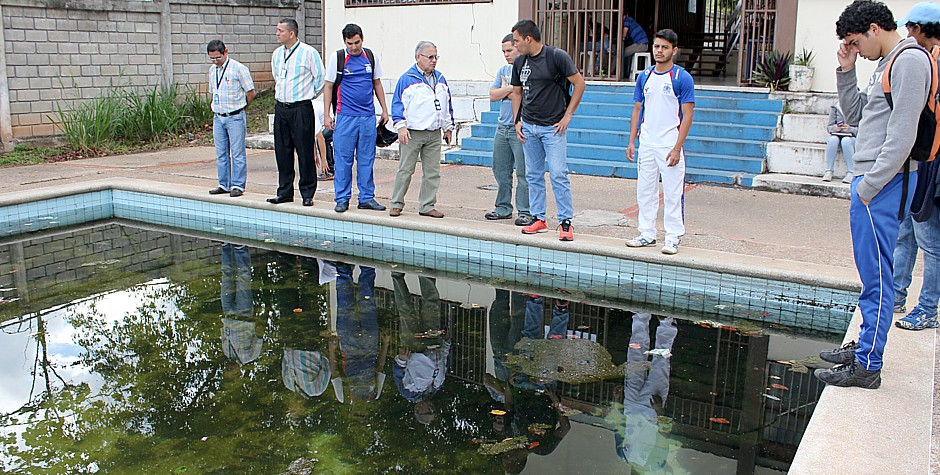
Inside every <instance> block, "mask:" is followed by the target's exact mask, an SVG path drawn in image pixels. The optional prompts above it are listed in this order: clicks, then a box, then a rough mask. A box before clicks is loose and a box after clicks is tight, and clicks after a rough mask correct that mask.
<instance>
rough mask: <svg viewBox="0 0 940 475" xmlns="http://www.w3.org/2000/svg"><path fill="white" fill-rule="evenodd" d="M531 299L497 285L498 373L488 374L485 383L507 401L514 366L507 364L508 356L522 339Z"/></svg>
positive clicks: (493, 333) (493, 315)
mask: <svg viewBox="0 0 940 475" xmlns="http://www.w3.org/2000/svg"><path fill="white" fill-rule="evenodd" d="M527 299H528V297H526V296H525V295H524V294H520V293H518V292H510V291H508V290H501V289H496V298H494V299H493V303H492V304H491V305H490V318H489V327H490V346H491V347H492V348H493V372H494V373H495V374H489V373H487V374H484V375H483V385H484V386H486V389H487V390H488V391H489V392H490V396H492V397H493V399H495V400H496V401H498V402H500V403H506V402H507V401H506V397H507V395H508V394H509V387H508V384H509V376H510V371H511V370H510V369H509V367H507V366H506V357H507V356H508V355H509V354H510V353H511V352H512V351H513V347H515V346H516V343H519V340H520V339H522V327H523V322H524V321H525V309H526V301H527Z"/></svg>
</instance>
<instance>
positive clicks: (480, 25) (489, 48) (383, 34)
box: [324, 0, 519, 81]
mask: <svg viewBox="0 0 940 475" xmlns="http://www.w3.org/2000/svg"><path fill="white" fill-rule="evenodd" d="M344 5H345V3H344V1H343V0H324V16H325V21H326V27H325V35H326V36H325V37H326V48H325V50H326V51H327V52H328V53H331V52H333V51H336V50H338V49H340V48H342V47H343V39H342V33H341V32H342V30H343V27H344V26H345V25H346V24H347V23H355V24H357V25H359V26H361V27H362V31H363V36H365V38H364V39H365V45H366V46H367V47H369V48H370V49H372V50H373V51H375V53H376V56H377V57H378V58H379V59H380V60H381V61H382V68H383V69H384V73H385V77H387V78H392V79H394V80H397V79H398V77H399V76H401V74H402V73H403V72H405V70H407V69H408V68H410V67H411V66H412V65H413V64H414V62H415V55H414V47H415V45H416V44H417V43H418V41H421V40H428V41H432V42H434V43H435V44H436V45H437V48H438V49H437V51H438V54H440V55H441V59H440V61H439V62H438V69H439V70H440V71H441V72H443V73H444V75H445V76H446V77H447V79H448V80H474V79H476V80H487V79H488V80H491V81H492V80H493V78H494V77H495V76H496V71H497V70H498V69H499V67H500V66H502V65H503V64H505V63H506V60H504V59H503V55H502V52H501V51H500V41H501V40H502V38H503V36H505V35H507V34H508V33H509V30H510V28H512V25H513V24H514V23H515V22H516V21H517V20H518V9H519V3H518V1H517V0H494V1H493V2H492V3H474V4H454V5H409V6H394V7H360V8H346V7H345V6H344Z"/></svg>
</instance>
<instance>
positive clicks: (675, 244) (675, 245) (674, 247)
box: [662, 239, 679, 255]
mask: <svg viewBox="0 0 940 475" xmlns="http://www.w3.org/2000/svg"><path fill="white" fill-rule="evenodd" d="M662 250H663V254H670V255H672V254H675V253H677V252H679V240H678V239H666V245H665V246H663V249H662Z"/></svg>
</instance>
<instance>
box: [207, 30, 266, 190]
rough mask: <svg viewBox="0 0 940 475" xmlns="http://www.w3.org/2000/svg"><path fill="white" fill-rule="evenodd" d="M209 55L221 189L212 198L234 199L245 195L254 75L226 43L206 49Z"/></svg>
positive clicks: (210, 88)
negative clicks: (247, 118)
mask: <svg viewBox="0 0 940 475" xmlns="http://www.w3.org/2000/svg"><path fill="white" fill-rule="evenodd" d="M206 52H207V53H208V54H209V61H211V62H212V66H209V93H210V94H212V112H215V117H214V118H213V120H212V135H213V137H214V139H215V165H216V168H217V169H218V172H219V186H218V187H216V188H215V189H214V190H211V191H209V194H210V195H221V194H223V193H228V194H229V195H230V196H232V197H233V198H236V197H239V196H241V195H242V194H243V193H244V192H245V182H246V181H247V180H248V163H247V161H246V153H245V133H246V132H247V130H248V127H247V122H246V121H245V108H247V107H248V104H251V101H252V99H254V98H255V83H254V82H253V81H252V80H251V72H249V71H248V68H247V67H245V65H243V64H242V63H239V62H238V61H235V60H234V59H232V58H229V57H228V48H226V47H225V43H222V40H212V41H210V42H209V44H208V45H207V46H206Z"/></svg>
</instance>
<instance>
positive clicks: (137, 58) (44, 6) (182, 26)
mask: <svg viewBox="0 0 940 475" xmlns="http://www.w3.org/2000/svg"><path fill="white" fill-rule="evenodd" d="M0 14H2V21H3V23H2V25H3V30H2V32H0V33H2V36H0V38H2V39H3V41H2V42H0V50H2V51H0V53H3V54H2V58H3V60H4V61H3V63H5V73H6V84H7V90H6V91H3V84H4V81H2V80H0V122H2V125H3V126H4V127H3V128H4V129H6V128H7V127H8V128H10V129H11V130H12V136H13V138H29V137H37V136H46V135H52V134H54V133H56V129H55V127H54V125H53V120H52V113H53V111H54V110H55V108H56V104H57V102H58V103H61V104H62V106H63V108H66V109H67V108H69V107H71V105H72V103H73V102H74V101H76V100H83V99H88V98H92V97H96V96H98V95H99V94H100V93H101V91H103V90H105V89H106V88H109V87H111V86H112V85H133V86H144V87H152V86H155V85H157V84H160V83H161V82H163V81H174V82H177V83H180V84H192V85H195V86H198V87H203V88H205V87H208V85H207V83H206V81H207V79H206V73H207V72H208V70H209V62H208V60H207V59H206V50H205V45H206V43H208V42H209V40H211V39H215V38H220V39H222V41H224V42H225V43H226V45H227V46H228V47H229V52H230V53H231V54H232V55H233V57H234V58H236V59H238V60H239V61H241V62H243V63H245V64H247V65H248V67H249V69H251V71H252V75H253V76H254V78H255V80H256V81H257V82H258V87H259V89H262V88H266V87H270V85H271V84H273V82H272V76H271V71H270V70H271V66H270V60H271V52H272V51H273V50H274V49H275V48H277V46H278V45H277V40H276V39H275V36H274V29H275V25H276V24H277V20H278V19H280V18H283V17H290V18H296V19H298V22H300V23H302V24H303V25H304V30H303V32H302V34H303V36H304V40H305V41H306V42H308V43H310V44H312V45H314V46H315V47H316V48H317V49H321V48H322V41H323V36H322V28H323V21H322V10H321V3H320V0H314V1H309V0H306V1H304V0H153V1H146V0H141V1H117V0H115V1H108V0H73V1H68V2H63V1H60V0H0ZM2 66H3V64H2V63H0V67H2ZM0 72H2V71H0ZM5 93H6V94H5ZM4 99H6V100H8V102H9V117H6V114H5V111H4V107H2V106H3V104H4V101H3V100H4ZM3 140H4V142H7V141H8V140H9V138H6V137H4V138H3Z"/></svg>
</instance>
